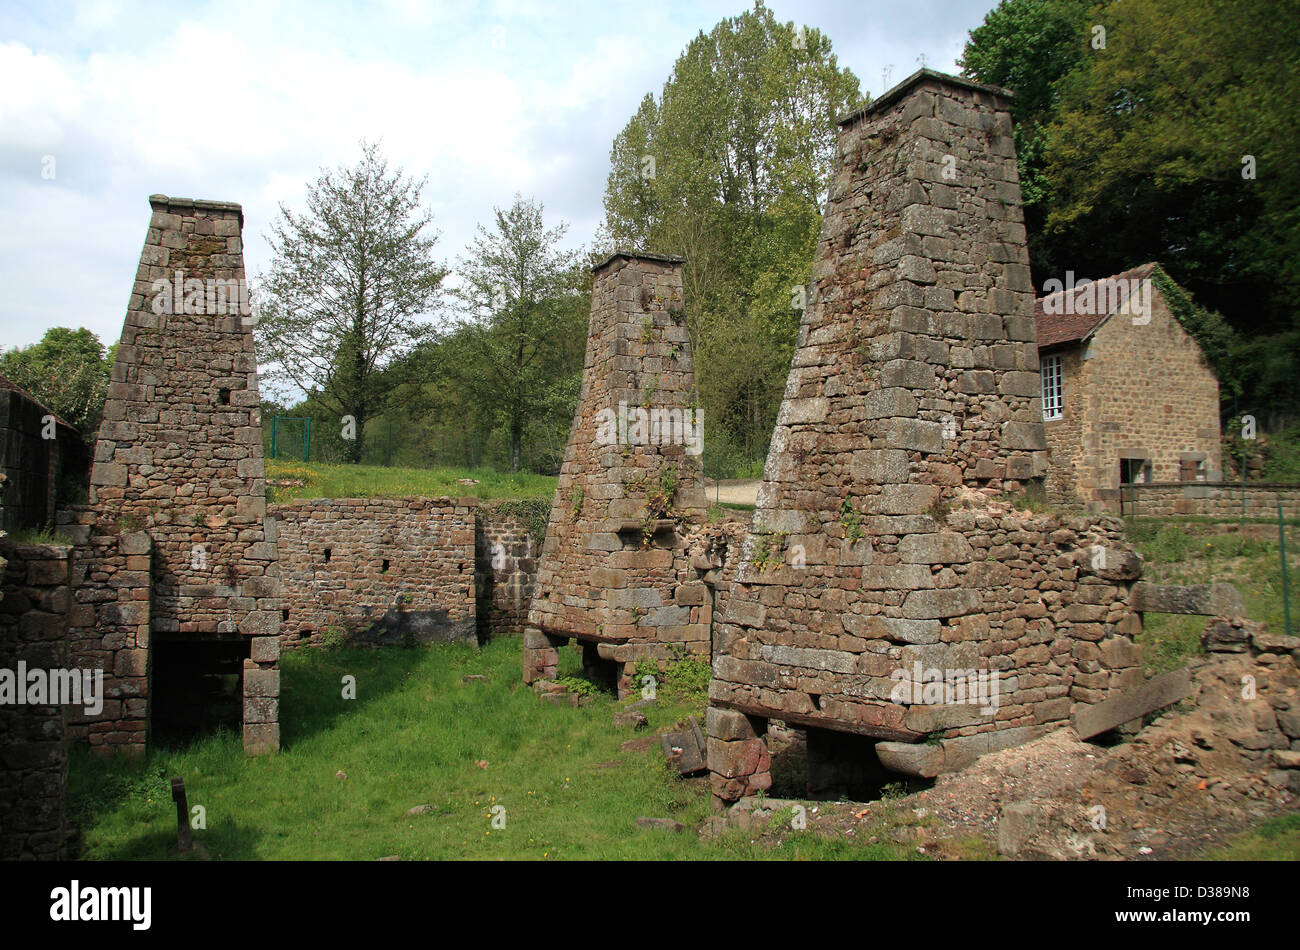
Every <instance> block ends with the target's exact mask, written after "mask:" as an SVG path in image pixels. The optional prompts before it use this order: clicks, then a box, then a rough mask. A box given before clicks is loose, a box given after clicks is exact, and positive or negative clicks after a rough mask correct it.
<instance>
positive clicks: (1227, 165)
mask: <svg viewBox="0 0 1300 950" xmlns="http://www.w3.org/2000/svg"><path fill="white" fill-rule="evenodd" d="M1098 19H1099V22H1101V23H1102V24H1104V25H1105V27H1106V35H1107V44H1106V48H1105V49H1104V50H1098V51H1096V55H1091V54H1090V55H1088V56H1086V57H1084V58H1083V59H1082V60H1081V61H1080V62H1079V64H1078V66H1076V68H1075V69H1074V70H1072V71H1071V72H1070V73H1069V74H1068V75H1067V76H1065V77H1064V78H1063V79H1062V80H1061V82H1060V91H1061V100H1060V109H1059V113H1058V117H1057V119H1056V121H1055V122H1054V123H1053V124H1052V126H1051V127H1050V129H1049V144H1048V147H1047V149H1046V150H1045V153H1044V157H1045V161H1046V168H1047V174H1048V176H1049V178H1050V179H1051V181H1052V183H1053V188H1052V197H1051V206H1050V211H1049V214H1048V216H1047V222H1046V224H1047V231H1048V235H1049V240H1052V241H1054V242H1056V243H1057V245H1058V247H1059V248H1060V250H1059V252H1058V253H1059V254H1060V255H1061V257H1062V258H1064V257H1066V255H1070V256H1075V257H1076V259H1078V258H1083V257H1085V255H1086V257H1087V258H1089V259H1091V260H1092V261H1094V262H1095V263H1094V265H1093V266H1094V268H1095V270H1096V272H1098V273H1113V272H1115V271H1116V270H1119V269H1121V268H1122V267H1126V266H1130V265H1131V264H1133V263H1136V262H1138V261H1142V260H1150V259H1159V260H1161V261H1162V262H1163V263H1164V264H1165V265H1166V266H1167V267H1168V269H1169V272H1170V274H1171V276H1173V277H1174V278H1175V279H1177V280H1178V281H1179V283H1181V284H1183V285H1184V286H1185V287H1187V288H1188V290H1189V291H1191V293H1192V294H1193V296H1194V297H1196V298H1197V299H1198V300H1199V301H1201V302H1202V303H1203V304H1204V305H1206V306H1207V307H1209V308H1210V309H1212V310H1221V311H1222V312H1223V313H1224V314H1225V315H1226V316H1227V317H1228V319H1229V321H1230V322H1231V323H1232V324H1233V326H1234V327H1236V328H1237V329H1238V330H1240V331H1241V332H1242V334H1243V336H1245V337H1246V340H1245V341H1244V342H1243V346H1246V347H1250V348H1257V347H1258V344H1259V340H1260V338H1263V337H1268V338H1270V343H1269V344H1267V345H1266V346H1265V350H1266V351H1271V352H1272V353H1273V354H1274V358H1273V359H1263V360H1238V361H1237V362H1238V364H1239V365H1241V366H1242V369H1243V372H1244V373H1245V379H1244V380H1242V381H1241V382H1242V383H1243V385H1244V388H1245V389H1246V391H1247V393H1248V394H1249V395H1248V398H1249V399H1250V400H1251V401H1253V402H1254V403H1255V404H1260V403H1276V402H1279V401H1286V402H1288V403H1293V402H1294V397H1295V395H1296V394H1297V392H1298V387H1297V380H1296V373H1295V363H1296V359H1297V356H1298V355H1300V346H1298V344H1300V321H1297V319H1296V309H1295V306H1294V300H1293V298H1294V289H1293V288H1294V287H1295V284H1296V281H1297V280H1300V205H1298V204H1297V202H1296V200H1295V196H1296V195H1297V194H1300V148H1298V146H1300V116H1297V112H1296V109H1295V108H1294V102H1295V101H1296V98H1297V96H1300V56H1297V54H1296V50H1297V49H1298V48H1300V3H1296V2H1294V0H1283V2H1278V0H1240V2H1224V0H1159V2H1157V0H1126V2H1125V3H1122V4H1110V5H1108V6H1106V7H1104V8H1103V9H1100V10H1099V11H1098ZM1261 355H1264V354H1261ZM1278 356H1280V357H1281V359H1280V360H1279V359H1277V358H1276V357H1278Z"/></svg>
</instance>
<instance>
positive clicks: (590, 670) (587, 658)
mask: <svg viewBox="0 0 1300 950" xmlns="http://www.w3.org/2000/svg"><path fill="white" fill-rule="evenodd" d="M577 646H578V647H579V648H580V649H581V650H582V676H583V678H584V679H587V680H590V681H591V682H593V683H595V684H596V685H597V686H599V687H600V688H601V689H602V690H605V691H606V692H609V693H612V694H614V695H616V696H617V695H618V681H619V679H620V678H621V677H622V675H623V664H622V663H616V662H615V661H614V660H606V659H605V658H604V657H602V656H601V655H600V652H599V647H598V646H597V644H595V643H582V642H581V641H579V643H578V644H577Z"/></svg>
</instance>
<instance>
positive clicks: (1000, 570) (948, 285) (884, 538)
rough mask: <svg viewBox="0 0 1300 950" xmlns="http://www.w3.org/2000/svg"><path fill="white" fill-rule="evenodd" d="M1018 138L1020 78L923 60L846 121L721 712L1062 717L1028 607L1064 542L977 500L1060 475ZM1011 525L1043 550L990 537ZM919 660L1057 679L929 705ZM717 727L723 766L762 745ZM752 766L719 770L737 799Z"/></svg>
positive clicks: (717, 776) (832, 722) (885, 731)
mask: <svg viewBox="0 0 1300 950" xmlns="http://www.w3.org/2000/svg"><path fill="white" fill-rule="evenodd" d="M1011 133H1012V127H1011V116H1010V112H1009V111H1008V99H1007V94H1005V93H1003V92H1002V91H1000V90H997V89H994V88H992V87H988V86H982V85H980V84H977V83H973V82H970V81H967V80H964V79H959V78H956V77H952V76H945V75H942V74H939V73H935V72H933V71H930V70H921V71H920V72H918V73H916V74H914V75H913V76H911V77H909V78H908V79H907V80H905V81H904V82H902V83H900V84H899V85H898V86H896V87H895V88H893V89H891V90H890V91H889V92H887V93H886V94H885V95H883V96H881V97H880V98H879V99H877V100H876V101H874V102H873V103H871V104H870V105H868V106H866V107H865V108H863V109H860V110H859V111H857V112H855V113H853V114H851V115H849V116H847V117H846V118H844V119H843V120H842V121H841V131H840V136H839V148H838V154H837V157H836V159H835V169H834V171H835V174H834V180H833V182H832V186H831V190H830V195H829V201H828V206H827V209H826V213H825V217H824V219H823V223H822V231H821V237H820V239H819V242H818V251H817V258H816V262H815V265H814V269H813V285H812V289H811V293H810V296H809V306H808V308H807V310H806V311H805V313H804V317H803V322H802V325H801V327H800V330H799V337H798V343H797V348H796V351H795V355H794V359H793V366H792V368H791V370H790V375H789V378H788V380H787V384H786V390H785V397H784V401H783V403H782V406H781V411H780V415H779V417H778V419H777V426H776V430H775V433H774V435H773V439H772V444H771V450H770V453H769V455H768V459H767V464H766V467H765V469H764V473H763V482H762V487H761V489H760V491H759V494H758V501H757V507H756V511H755V514H754V519H753V524H752V528H751V534H750V537H749V539H748V541H747V545H746V551H745V555H744V557H743V559H742V562H741V565H740V567H739V570H738V573H737V578H736V580H737V583H736V585H735V587H734V588H733V590H732V593H731V597H730V600H729V603H728V605H727V612H726V615H725V617H724V618H723V622H722V623H721V624H720V630H719V633H718V636H717V642H716V644H715V656H716V659H715V664H714V680H713V682H712V684H711V688H710V697H711V703H712V705H714V706H715V707H720V708H722V709H726V710H731V711H734V712H739V713H742V714H744V715H746V716H748V717H751V719H762V718H774V719H781V720H785V721H790V722H795V723H799V724H802V725H805V726H810V727H818V728H825V729H834V730H839V731H846V732H856V733H859V734H862V735H866V736H870V737H873V738H876V739H884V740H902V741H905V742H918V741H919V740H921V739H924V738H926V737H927V735H933V734H936V733H942V734H944V735H951V734H955V732H956V731H957V730H967V731H970V732H976V731H987V730H995V729H1001V728H1004V727H1018V726H1024V725H1032V724H1035V723H1039V722H1043V721H1046V720H1047V719H1049V718H1055V719H1061V718H1063V717H1064V716H1065V714H1066V712H1067V711H1068V701H1066V700H1064V699H1063V698H1062V697H1063V696H1064V693H1065V690H1066V689H1068V682H1067V679H1066V678H1065V675H1064V664H1062V663H1059V662H1058V660H1059V659H1060V657H1059V651H1049V649H1048V648H1047V647H1046V646H1038V647H1036V648H1035V649H1032V650H1031V649H1030V647H1029V645H1030V644H1042V643H1043V642H1045V641H1050V640H1051V639H1052V637H1051V635H1050V630H1049V629H1047V628H1044V627H1042V626H1041V625H1038V626H1033V629H1028V627H1029V626H1031V625H1036V624H1038V623H1039V619H1038V618H1043V617H1044V615H1045V614H1047V612H1048V611H1047V609H1046V608H1045V607H1041V606H1036V607H1034V608H1033V609H1032V610H1030V609H1028V608H1025V609H1024V610H1023V611H1022V612H1021V613H1017V612H1016V611H1017V610H1020V609H1021V608H1022V605H1023V604H1024V602H1025V601H1028V600H1032V599H1034V598H1036V597H1037V593H1036V591H1035V590H1034V588H1035V585H1037V584H1039V583H1041V582H1043V581H1044V580H1045V579H1046V578H1047V577H1048V576H1049V574H1050V571H1051V570H1055V569H1056V568H1055V566H1054V564H1055V562H1054V561H1052V560H1050V559H1055V558H1056V557H1057V552H1056V551H1050V552H1049V551H1047V549H1046V548H1045V547H1044V548H1043V557H1044V560H1043V561H1042V564H1041V570H1040V563H1039V560H1038V558H1039V551H1038V550H1037V548H1035V547H1034V545H1038V544H1039V542H1040V541H1041V542H1042V544H1043V545H1046V544H1048V543H1049V542H1048V541H1047V538H1046V537H1045V536H1040V535H1037V534H1035V535H1033V536H1032V538H1031V536H1030V534H1029V533H1028V531H1029V529H1027V528H1026V529H1024V530H1023V531H1021V530H1020V527H1019V522H1017V523H1016V524H1017V526H1018V527H1017V528H1016V529H1015V530H1014V531H1013V530H1012V529H1011V528H1009V527H1007V526H1004V525H1003V524H1002V523H1001V522H999V521H998V520H997V519H998V518H1000V517H1002V516H1001V515H1000V514H999V515H997V517H994V516H993V515H991V514H989V513H988V512H987V511H985V512H983V513H982V514H981V511H980V509H981V507H982V506H985V505H986V503H987V502H988V501H989V500H990V499H992V498H996V497H1001V496H1004V495H1008V494H1013V495H1019V494H1022V493H1025V492H1030V493H1034V492H1038V491H1040V490H1041V482H1042V478H1043V476H1044V474H1045V472H1046V442H1045V440H1044V435H1043V425H1042V416H1041V405H1040V403H1041V395H1040V391H1039V386H1040V382H1039V375H1038V353H1037V348H1036V346H1035V339H1034V321H1033V287H1032V284H1031V282H1030V274H1029V256H1028V249H1027V246H1026V243H1025V229H1024V225H1023V223H1022V217H1021V210H1020V186H1019V180H1018V176H1017V170H1016V159H1015V150H1014V147H1013V144H1012V137H1011ZM1006 507H1008V506H1005V505H1004V506H1003V509H1002V510H1003V511H1005V509H1006ZM981 519H982V520H981ZM1008 524H1010V522H1008ZM1000 531H1001V532H1006V533H1003V534H999V532H1000ZM1017 532H1019V534H1018V533H1017ZM1008 534H1009V535H1010V536H1011V537H1012V538H1015V539H1016V540H1024V543H1025V545H1026V548H1025V549H1023V550H1022V548H1021V547H1020V546H1019V545H1017V544H1002V541H1001V540H999V541H998V542H997V543H993V542H992V541H991V539H992V538H994V537H998V538H1000V539H1003V540H1004V539H1006V538H1007V537H1008ZM1021 535H1023V538H1022V537H1021ZM1071 537H1073V535H1071ZM1063 543H1064V542H1063ZM999 544H1002V547H999V546H998V545H999ZM1026 551H1027V552H1028V553H1026ZM1049 554H1050V559H1048V555H1049ZM1070 556H1071V557H1073V556H1074V555H1073V554H1071V555H1070ZM1026 557H1027V558H1028V561H1027V562H1026V561H1025V560H1019V561H1018V560H1017V559H1022V558H1026ZM1071 564H1073V561H1071ZM1071 570H1073V568H1071ZM1073 576H1074V575H1073V574H1071V575H1070V577H1073ZM1054 582H1055V581H1054ZM1110 590H1111V591H1113V590H1114V588H1110ZM1108 602H1109V601H1108ZM1105 612H1106V611H1105V608H1103V609H1102V613H1105ZM1063 620H1064V618H1063ZM1099 635H1100V632H1099ZM1022 647H1023V648H1024V652H1023V653H1021V652H1017V651H1020V650H1021V648H1022ZM1013 657H1015V659H1014V660H1013ZM1067 659H1068V657H1067ZM918 663H919V664H920V665H921V667H923V668H925V669H927V670H930V669H937V670H940V671H948V670H963V669H977V668H986V667H990V666H992V667H996V668H997V669H998V670H1000V671H1005V670H1011V669H1012V668H1013V667H1015V668H1017V669H1024V670H1031V671H1032V672H1033V673H1034V676H1035V677H1037V676H1038V675H1039V673H1040V671H1041V676H1042V678H1041V681H1040V680H1039V679H1037V678H1035V679H1033V680H1032V682H1033V684H1034V687H1035V688H1034V689H1027V688H1025V687H1028V686H1029V684H1030V682H1031V679H1030V677H1029V676H1028V675H1026V676H1025V677H1024V678H1023V679H1022V680H1021V681H1019V682H1014V681H1013V682H1009V683H1008V684H1007V685H1008V687H1009V688H1012V687H1013V688H1014V689H1015V690H1017V691H1016V692H1011V693H1010V694H1004V695H1003V696H1002V700H1003V702H1004V704H1005V705H1004V706H1003V707H1001V708H1000V709H999V711H998V713H997V715H996V718H995V717H994V716H993V714H991V713H990V714H981V713H980V712H978V711H976V710H975V709H974V707H972V706H962V707H959V708H947V707H945V708H944V709H943V710H940V711H939V712H936V711H935V708H927V707H909V705H908V704H907V703H906V702H900V701H897V699H896V696H895V693H894V690H895V687H897V686H899V684H900V681H899V679H898V671H900V670H903V671H906V676H905V678H906V679H910V678H911V676H912V673H911V671H912V670H913V669H915V668H916V666H915V665H916V664H918ZM1020 690H1023V691H1020ZM1049 700H1051V701H1053V703H1054V704H1052V705H1041V706H1040V705H1039V704H1041V703H1047V702H1048V701H1049ZM709 721H710V723H718V724H720V726H719V730H717V731H716V732H715V731H713V730H711V731H710V739H709V742H710V763H711V766H712V765H713V764H714V763H715V762H716V763H719V764H725V763H727V762H728V761H729V759H728V755H729V753H730V752H734V748H733V747H734V746H735V743H736V742H737V741H742V740H743V741H750V739H749V737H748V736H740V735H739V734H738V733H736V731H735V729H732V730H731V731H730V732H728V731H727V730H726V729H723V728H722V726H725V725H727V724H729V723H734V722H735V721H736V720H734V717H733V718H732V719H728V718H726V717H721V716H713V717H712V718H710V720H709ZM948 730H952V731H948ZM963 734H965V733H964V732H963ZM731 757H732V758H734V755H732V756H731ZM742 771H743V770H742ZM755 774H756V775H761V774H762V770H761V769H756V770H755ZM746 781H747V780H746V779H744V777H743V775H742V774H740V773H737V772H736V770H735V768H730V769H724V768H715V769H714V790H715V793H716V794H718V796H719V797H720V798H723V799H727V798H734V797H735V796H736V795H739V794H743V793H744V792H745V788H746ZM755 787H761V783H760V784H759V785H757V786H755Z"/></svg>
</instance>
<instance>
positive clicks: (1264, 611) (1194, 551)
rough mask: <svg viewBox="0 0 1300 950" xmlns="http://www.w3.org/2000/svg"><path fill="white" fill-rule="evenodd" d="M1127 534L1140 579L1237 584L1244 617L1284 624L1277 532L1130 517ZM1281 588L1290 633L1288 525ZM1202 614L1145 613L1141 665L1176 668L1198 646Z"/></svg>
mask: <svg viewBox="0 0 1300 950" xmlns="http://www.w3.org/2000/svg"><path fill="white" fill-rule="evenodd" d="M1127 536H1128V539H1129V540H1130V541H1132V542H1133V544H1134V546H1135V547H1137V549H1138V551H1139V552H1141V554H1142V556H1143V558H1145V560H1146V568H1145V571H1144V573H1143V575H1142V577H1143V580H1147V581H1151V582H1153V583H1157V584H1209V583H1212V582H1214V581H1228V582H1230V583H1232V584H1235V585H1236V586H1237V589H1238V590H1239V591H1240V592H1241V595H1242V599H1243V600H1244V602H1245V605H1246V614H1247V616H1248V617H1249V618H1250V619H1251V620H1262V621H1264V622H1265V623H1267V624H1268V627H1269V629H1270V630H1272V631H1273V632H1275V633H1284V632H1285V630H1286V623H1285V610H1284V605H1283V598H1282V566H1281V561H1280V558H1279V551H1280V546H1279V543H1278V537H1277V532H1276V530H1269V529H1268V528H1267V527H1265V531H1264V534H1263V537H1253V536H1245V535H1242V534H1240V533H1236V532H1231V531H1230V532H1228V533H1224V532H1223V525H1222V524H1221V523H1215V522H1210V521H1207V520H1204V519H1197V520H1182V519H1178V520H1177V521H1175V520H1155V519H1134V520H1132V521H1130V522H1129V523H1128V528H1127ZM1287 567H1288V584H1287V586H1288V588H1289V590H1290V598H1291V623H1292V633H1295V632H1296V631H1297V627H1298V626H1300V624H1297V621H1298V620H1300V576H1298V572H1297V570H1296V569H1297V567H1300V532H1298V531H1297V530H1296V529H1295V528H1294V527H1289V528H1288V529H1287ZM1205 624H1206V618H1205V617H1186V616H1178V615H1175V614H1157V613H1148V614H1146V616H1145V629H1144V630H1143V632H1142V636H1141V637H1140V638H1139V639H1140V641H1141V642H1142V643H1143V644H1144V645H1145V646H1146V647H1147V656H1148V666H1150V667H1152V668H1153V669H1156V670H1157V671H1164V670H1168V669H1173V668H1174V667H1176V666H1181V665H1182V663H1183V661H1184V659H1185V658H1186V657H1188V656H1192V655H1195V654H1197V653H1199V652H1200V649H1201V645H1200V634H1201V631H1202V630H1204V629H1205Z"/></svg>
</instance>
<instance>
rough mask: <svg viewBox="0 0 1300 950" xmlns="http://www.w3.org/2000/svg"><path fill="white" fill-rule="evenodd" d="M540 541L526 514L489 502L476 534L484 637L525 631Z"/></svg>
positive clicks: (477, 587) (481, 512) (477, 585)
mask: <svg viewBox="0 0 1300 950" xmlns="http://www.w3.org/2000/svg"><path fill="white" fill-rule="evenodd" d="M538 548H539V545H538V544H537V543H536V541H535V540H534V539H533V532H532V529H531V528H530V526H529V524H528V522H527V520H526V519H525V518H522V517H520V516H519V515H516V514H511V513H510V512H509V511H508V510H505V509H502V508H494V507H492V503H491V502H486V503H484V506H482V507H480V508H479V510H478V528H477V530H476V531H475V536H474V556H475V562H476V564H477V567H478V570H477V577H476V578H475V592H476V595H477V599H478V606H477V610H478V618H479V640H480V641H483V640H487V639H489V638H490V637H493V636H503V635H513V634H522V633H523V632H524V628H525V627H526V626H527V624H528V607H529V605H530V604H531V603H532V599H533V591H534V581H535V580H536V578H537V559H538V554H539V550H538Z"/></svg>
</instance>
